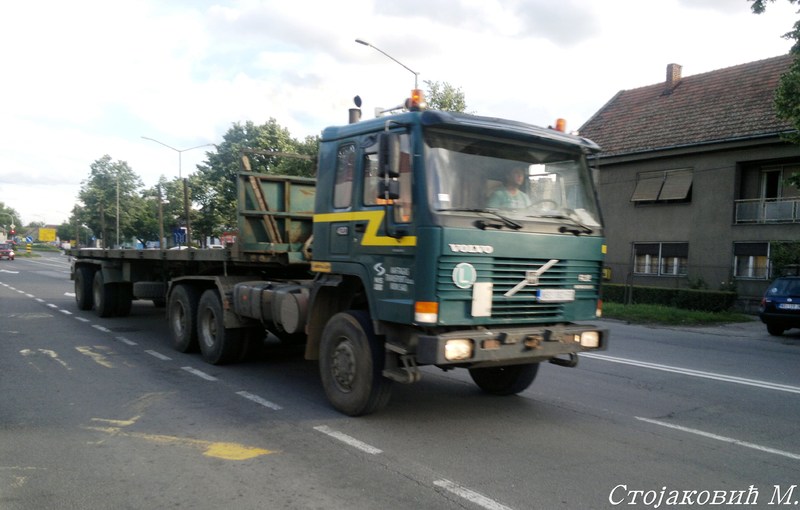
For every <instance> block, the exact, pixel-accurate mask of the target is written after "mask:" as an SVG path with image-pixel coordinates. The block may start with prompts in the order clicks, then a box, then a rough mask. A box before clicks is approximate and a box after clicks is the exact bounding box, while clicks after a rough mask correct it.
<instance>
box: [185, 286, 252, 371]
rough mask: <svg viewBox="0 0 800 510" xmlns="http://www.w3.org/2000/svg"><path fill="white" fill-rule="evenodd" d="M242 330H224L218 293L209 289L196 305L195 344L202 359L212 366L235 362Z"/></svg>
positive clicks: (239, 350)
mask: <svg viewBox="0 0 800 510" xmlns="http://www.w3.org/2000/svg"><path fill="white" fill-rule="evenodd" d="M243 331H244V330H243V329H241V328H240V329H226V328H225V319H224V316H223V311H222V300H221V299H220V296H219V292H217V291H216V290H215V289H209V290H207V291H205V292H203V295H201V296H200V302H199V303H198V304H197V342H198V343H199V344H200V353H201V354H202V355H203V359H204V360H206V361H207V362H208V363H211V364H212V365H224V364H225V363H230V362H232V361H237V360H238V359H239V358H240V356H241V353H242V348H243V340H242V334H243Z"/></svg>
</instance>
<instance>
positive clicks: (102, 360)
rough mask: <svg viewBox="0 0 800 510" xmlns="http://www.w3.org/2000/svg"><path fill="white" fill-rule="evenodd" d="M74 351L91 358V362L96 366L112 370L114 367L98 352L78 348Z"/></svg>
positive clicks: (81, 347)
mask: <svg viewBox="0 0 800 510" xmlns="http://www.w3.org/2000/svg"><path fill="white" fill-rule="evenodd" d="M75 349H76V350H77V351H78V352H79V353H81V354H83V355H85V356H89V357H90V358H92V360H93V361H94V362H95V363H97V364H98V365H101V366H104V367H106V368H114V365H112V364H111V362H110V361H108V360H107V359H106V357H105V356H103V355H102V354H100V353H99V352H94V351H93V350H92V349H91V348H90V347H85V346H78V347H75Z"/></svg>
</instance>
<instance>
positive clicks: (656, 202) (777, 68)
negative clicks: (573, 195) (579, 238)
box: [580, 55, 800, 310]
mask: <svg viewBox="0 0 800 510" xmlns="http://www.w3.org/2000/svg"><path fill="white" fill-rule="evenodd" d="M791 63H792V57H791V56H790V55H783V56H779V57H775V58H769V59H765V60H760V61H757V62H751V63H748V64H741V65H737V66H733V67H728V68H725V69H720V70H717V71H711V72H707V73H702V74H697V75H693V76H687V77H683V76H682V75H681V66H679V65H677V64H669V65H668V66H667V76H666V80H665V81H664V82H663V83H658V84H655V85H649V86H646V87H641V88H637V89H632V90H621V91H620V92H618V93H617V94H616V95H615V96H614V97H612V98H611V99H610V100H609V101H608V103H606V104H605V105H604V106H603V107H602V108H601V109H600V110H599V111H598V112H597V113H595V114H594V116H593V117H592V118H590V119H589V120H588V121H587V122H586V123H585V124H584V125H583V126H582V127H581V128H580V134H581V135H582V136H585V137H587V138H589V139H591V140H593V141H595V142H596V143H598V144H599V145H600V146H601V148H602V153H601V154H600V156H599V161H600V172H599V183H598V184H599V186H598V193H599V196H600V201H601V205H602V207H603V215H604V219H605V223H606V235H607V241H608V255H607V257H606V265H607V267H608V268H609V269H610V276H611V278H610V279H611V281H612V282H614V283H626V282H627V283H634V284H637V285H655V286H662V287H688V286H690V285H691V284H693V283H698V282H700V281H702V282H705V283H706V284H707V285H708V288H710V289H717V288H720V286H721V284H722V283H723V282H725V283H726V284H728V283H730V282H734V283H735V284H736V287H737V290H738V292H739V296H740V298H743V301H744V303H745V304H747V305H752V304H753V303H754V302H757V301H758V300H759V299H760V297H761V295H762V294H763V292H764V290H765V288H766V286H767V284H768V281H769V279H770V278H771V276H772V275H771V274H770V266H769V256H770V245H771V244H772V243H774V242H776V241H796V240H800V191H798V190H797V189H796V188H794V187H792V186H790V185H788V184H787V183H786V182H785V180H786V178H787V177H788V176H790V175H791V174H793V173H795V172H800V146H797V145H793V144H789V143H787V142H784V141H782V140H781V138H780V135H781V133H786V132H789V131H792V130H793V128H792V126H791V125H790V124H789V123H787V122H785V121H782V120H780V119H778V118H777V116H776V114H775V111H774V107H773V97H774V92H775V89H776V88H777V86H778V82H779V80H780V77H781V75H782V74H783V73H785V72H786V71H787V70H788V69H789V67H790V66H791ZM751 310H752V306H751Z"/></svg>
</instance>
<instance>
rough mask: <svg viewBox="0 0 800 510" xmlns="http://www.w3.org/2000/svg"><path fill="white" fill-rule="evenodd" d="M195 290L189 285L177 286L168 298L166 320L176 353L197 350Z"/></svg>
mask: <svg viewBox="0 0 800 510" xmlns="http://www.w3.org/2000/svg"><path fill="white" fill-rule="evenodd" d="M198 301H199V298H198V294H197V290H196V289H195V288H194V287H192V286H191V285H185V284H179V285H176V286H175V288H173V289H172V293H171V294H170V296H169V308H168V309H167V318H168V319H167V320H168V321H169V331H170V334H171V336H172V347H173V349H175V350H176V351H178V352H194V351H196V350H197V348H198V346H197V304H198Z"/></svg>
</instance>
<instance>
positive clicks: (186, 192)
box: [142, 136, 214, 246]
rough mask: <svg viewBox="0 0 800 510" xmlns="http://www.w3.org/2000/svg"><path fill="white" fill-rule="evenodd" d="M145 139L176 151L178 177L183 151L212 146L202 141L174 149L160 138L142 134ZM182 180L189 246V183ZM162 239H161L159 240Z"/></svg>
mask: <svg viewBox="0 0 800 510" xmlns="http://www.w3.org/2000/svg"><path fill="white" fill-rule="evenodd" d="M142 138H144V139H145V140H150V141H151V142H156V143H157V144H160V145H163V146H164V147H166V148H167V149H172V150H174V151H175V152H177V153H178V179H182V177H181V167H182V161H181V156H182V155H183V153H184V152H186V151H190V150H194V149H199V148H201V147H213V146H214V144H213V143H204V144H201V145H196V146H194V147H189V148H188V149H176V148H175V147H173V146H171V145H167V144H165V143H164V142H162V141H160V140H156V139H155V138H150V137H149V136H142ZM182 180H183V214H184V215H185V216H186V246H190V245H191V244H192V224H191V219H190V218H189V183H188V180H187V179H182ZM161 241H163V239H162V240H161Z"/></svg>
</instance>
